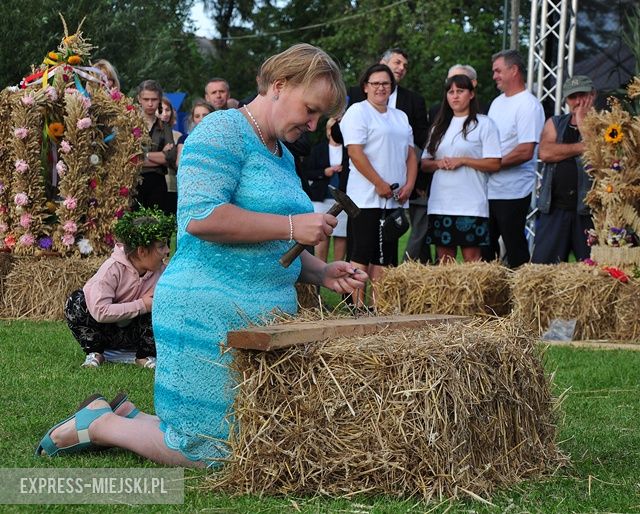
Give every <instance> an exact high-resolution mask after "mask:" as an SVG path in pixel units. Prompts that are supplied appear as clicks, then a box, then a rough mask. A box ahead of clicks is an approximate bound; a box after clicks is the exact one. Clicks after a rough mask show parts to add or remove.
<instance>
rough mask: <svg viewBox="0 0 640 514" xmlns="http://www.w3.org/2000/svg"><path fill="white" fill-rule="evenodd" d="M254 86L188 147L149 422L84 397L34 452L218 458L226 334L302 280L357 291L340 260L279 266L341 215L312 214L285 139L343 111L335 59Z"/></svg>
mask: <svg viewBox="0 0 640 514" xmlns="http://www.w3.org/2000/svg"><path fill="white" fill-rule="evenodd" d="M258 92H259V95H258V96H257V97H256V99H255V100H253V101H252V102H251V103H250V104H248V105H247V106H246V107H245V108H242V109H240V110H227V111H218V112H216V113H214V114H211V115H209V116H207V118H206V119H205V120H204V121H203V122H202V123H200V124H199V125H198V127H197V128H196V130H195V131H194V132H193V133H192V134H191V136H190V137H189V139H188V141H187V143H186V144H185V147H184V152H183V155H182V160H181V163H180V168H179V170H178V190H179V199H178V244H177V251H176V253H175V255H174V256H173V258H172V259H171V261H170V263H169V266H168V267H167V269H166V271H165V272H164V274H163V276H162V278H161V279H160V282H159V283H158V285H157V287H156V292H155V297H154V299H153V328H154V336H155V339H156V347H157V353H158V361H157V367H156V383H155V407H156V414H157V416H152V415H149V414H146V413H143V412H140V411H138V410H137V409H136V408H135V406H134V405H133V404H132V403H131V402H129V401H128V399H127V398H126V397H125V396H120V397H119V398H117V399H115V400H113V401H112V402H111V404H108V403H107V402H106V401H105V400H104V398H102V397H99V398H97V399H96V398H94V397H89V398H87V400H86V401H85V402H83V408H82V409H80V410H78V412H77V413H75V414H74V415H72V416H71V417H69V418H67V419H66V420H64V421H62V422H60V423H58V424H57V425H56V426H54V427H53V428H52V429H51V430H49V432H47V434H46V435H45V437H44V438H43V440H42V441H41V444H40V447H39V449H40V452H41V453H47V454H48V455H58V454H64V453H70V452H75V451H78V450H82V449H84V448H88V447H91V446H92V445H99V446H118V447H121V448H125V449H129V450H131V451H133V452H136V453H138V454H140V455H142V456H144V457H147V458H149V459H152V460H154V461H156V462H159V463H162V464H169V465H179V466H204V465H207V464H208V463H210V462H215V461H216V459H220V458H223V457H225V444H224V443H225V440H226V439H227V437H228V426H227V421H226V419H225V418H226V416H227V414H228V411H229V407H230V406H231V402H232V400H233V396H232V391H231V389H230V387H229V386H230V384H229V374H228V369H227V364H228V359H229V358H230V356H229V354H224V355H222V354H221V351H220V349H221V348H220V345H221V344H224V342H225V337H226V333H227V331H229V330H232V329H237V328H240V327H242V326H244V325H246V323H247V320H252V321H258V320H259V319H260V318H261V317H264V316H266V315H268V314H269V313H270V312H272V311H273V310H274V309H280V310H283V311H285V312H291V313H293V312H295V310H296V292H295V287H294V284H295V282H296V281H297V280H300V281H303V282H309V283H314V284H321V285H324V286H326V287H329V288H331V289H333V290H335V291H337V292H339V293H348V292H352V291H353V290H354V289H357V288H361V287H362V286H363V285H364V282H365V281H366V279H367V276H366V274H365V273H363V272H356V270H354V269H353V267H352V266H351V265H349V264H347V263H346V262H341V261H338V262H333V263H331V264H325V263H324V262H322V261H320V260H319V259H317V258H315V257H314V256H312V255H310V254H309V253H307V252H303V253H302V255H301V256H300V258H299V259H297V260H296V261H294V262H293V264H292V265H291V266H290V267H289V268H283V267H282V266H281V265H280V264H279V262H278V260H279V258H280V257H281V256H282V254H283V253H284V252H285V251H286V250H287V249H288V248H289V246H290V245H291V243H292V241H294V240H295V241H297V242H300V243H302V244H305V245H316V244H318V243H319V242H320V241H323V240H326V239H327V238H328V237H329V236H330V235H331V232H332V230H333V227H335V225H336V223H337V220H336V219H335V218H334V217H333V216H330V215H327V214H314V213H313V208H312V205H311V202H310V200H309V199H308V197H307V196H306V195H305V193H304V192H303V191H302V188H301V185H300V181H299V178H298V177H297V175H296V173H295V168H294V162H293V158H292V156H291V154H290V153H289V151H288V150H287V149H286V148H285V147H284V146H283V145H282V144H281V143H280V141H282V140H286V141H289V142H293V141H295V140H296V139H298V138H299V137H300V135H301V134H303V133H304V132H306V131H313V130H315V129H316V126H317V123H318V120H319V118H320V116H321V115H323V114H330V115H333V114H337V113H338V112H339V111H340V110H341V109H342V108H343V106H344V103H345V96H346V95H345V88H344V84H343V83H342V79H341V77H340V72H339V70H338V68H337V66H336V65H335V63H334V62H333V61H332V60H331V58H330V57H329V56H327V55H326V54H325V53H324V52H323V51H322V50H319V49H317V48H314V47H313V46H310V45H306V44H299V45H295V46H293V47H291V48H290V49H288V50H286V51H285V52H283V53H281V54H278V55H276V56H273V57H271V58H270V59H268V60H267V61H265V63H264V64H263V65H262V67H261V70H260V74H259V76H258Z"/></svg>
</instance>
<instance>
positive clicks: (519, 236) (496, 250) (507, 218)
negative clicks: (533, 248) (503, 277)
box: [482, 194, 531, 268]
mask: <svg viewBox="0 0 640 514" xmlns="http://www.w3.org/2000/svg"><path fill="white" fill-rule="evenodd" d="M530 204H531V194H528V195H527V196H525V197H524V198H517V199H515V200H489V237H490V240H491V241H490V245H489V246H487V247H483V249H482V258H483V259H484V260H486V261H493V260H495V259H497V258H499V257H500V244H499V243H498V239H499V238H500V236H502V241H503V242H504V246H505V248H506V250H507V258H506V260H507V264H508V265H509V267H510V268H517V267H518V266H520V265H522V264H524V263H525V262H529V246H528V244H527V238H526V237H525V233H524V227H525V223H526V221H527V213H528V212H529V205H530Z"/></svg>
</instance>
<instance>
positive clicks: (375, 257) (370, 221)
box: [348, 209, 398, 266]
mask: <svg viewBox="0 0 640 514" xmlns="http://www.w3.org/2000/svg"><path fill="white" fill-rule="evenodd" d="M387 212H389V211H387ZM382 213H383V210H382V209H360V214H359V215H358V216H356V217H355V218H351V219H350V221H351V223H350V225H349V226H350V230H351V231H350V232H349V235H348V237H349V238H351V243H350V244H351V260H352V261H353V262H356V263H358V264H362V265H365V266H367V265H369V264H374V265H376V266H397V265H398V241H394V242H392V243H385V242H383V243H382V256H381V255H380V218H381V217H382ZM381 257H382V258H381Z"/></svg>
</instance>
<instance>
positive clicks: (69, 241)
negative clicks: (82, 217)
mask: <svg viewBox="0 0 640 514" xmlns="http://www.w3.org/2000/svg"><path fill="white" fill-rule="evenodd" d="M75 242H76V238H75V236H73V235H72V234H65V235H64V236H62V244H63V245H65V246H73V243H75Z"/></svg>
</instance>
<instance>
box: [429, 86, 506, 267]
mask: <svg viewBox="0 0 640 514" xmlns="http://www.w3.org/2000/svg"><path fill="white" fill-rule="evenodd" d="M501 157H502V155H501V153H500V137H499V135H498V129H497V128H496V126H495V125H494V123H493V122H492V121H491V120H490V119H489V118H488V117H487V116H484V115H482V114H478V100H477V98H476V96H475V92H474V87H473V83H472V82H471V79H469V77H467V76H466V75H454V76H453V77H450V78H448V79H447V81H446V83H445V95H444V99H443V101H442V106H441V107H440V112H438V116H437V117H436V119H435V121H434V123H433V127H432V129H431V134H430V136H429V141H428V143H427V147H426V149H425V151H424V153H423V154H422V162H421V167H422V170H423V171H428V172H435V174H434V177H433V182H432V184H431V193H430V195H429V205H428V213H429V230H428V233H427V239H426V243H427V244H435V245H436V249H437V254H438V260H439V261H441V262H442V261H446V260H455V258H456V252H457V248H458V247H460V248H461V250H462V257H463V259H464V260H465V262H469V261H478V260H480V247H481V246H487V245H488V244H489V200H488V197H487V181H488V175H487V174H488V173H494V172H496V171H498V170H499V169H500V162H501V160H502V159H501Z"/></svg>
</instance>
